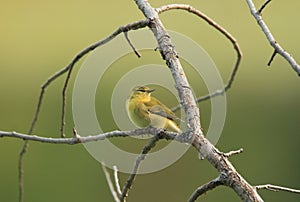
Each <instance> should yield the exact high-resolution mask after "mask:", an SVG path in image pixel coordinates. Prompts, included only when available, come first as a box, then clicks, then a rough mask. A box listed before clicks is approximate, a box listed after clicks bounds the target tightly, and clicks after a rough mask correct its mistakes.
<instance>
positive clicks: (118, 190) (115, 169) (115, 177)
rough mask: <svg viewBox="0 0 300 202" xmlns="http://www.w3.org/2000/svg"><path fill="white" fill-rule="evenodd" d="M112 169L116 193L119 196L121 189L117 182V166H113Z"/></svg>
mask: <svg viewBox="0 0 300 202" xmlns="http://www.w3.org/2000/svg"><path fill="white" fill-rule="evenodd" d="M113 170H114V179H115V186H116V190H117V193H118V195H119V196H121V194H122V191H121V187H120V183H119V177H118V168H117V166H113Z"/></svg>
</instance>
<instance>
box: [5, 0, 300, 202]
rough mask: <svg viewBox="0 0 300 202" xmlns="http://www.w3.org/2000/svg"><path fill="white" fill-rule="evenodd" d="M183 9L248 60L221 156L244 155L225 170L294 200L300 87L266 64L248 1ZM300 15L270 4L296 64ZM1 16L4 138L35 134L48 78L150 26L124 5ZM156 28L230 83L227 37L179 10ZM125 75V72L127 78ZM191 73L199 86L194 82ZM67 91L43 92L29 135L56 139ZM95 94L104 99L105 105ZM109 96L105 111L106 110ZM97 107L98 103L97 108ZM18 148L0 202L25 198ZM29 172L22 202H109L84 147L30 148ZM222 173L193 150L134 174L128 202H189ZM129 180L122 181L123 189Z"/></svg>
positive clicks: (280, 68) (230, 100) (216, 194)
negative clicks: (190, 46) (129, 31)
mask: <svg viewBox="0 0 300 202" xmlns="http://www.w3.org/2000/svg"><path fill="white" fill-rule="evenodd" d="M263 2H264V1H261V0H258V1H255V4H256V6H257V7H259V6H260V5H261V4H262V3H263ZM150 3H151V4H152V5H153V6H154V7H159V6H161V5H162V3H161V1H158V0H153V1H150ZM164 3H165V4H167V3H174V2H173V1H165V2H164ZM176 3H188V4H191V5H192V6H194V7H196V8H197V9H199V10H201V11H203V12H204V13H205V14H207V15H208V16H210V17H211V18H212V19H214V20H215V21H216V22H218V23H219V24H220V25H222V26H223V27H224V28H226V29H227V30H228V31H229V32H230V33H231V34H232V35H233V36H234V37H235V38H236V39H237V40H238V42H239V44H240V47H241V49H242V51H243V54H244V57H243V60H242V64H241V67H240V70H239V72H238V73H237V76H236V79H235V81H234V84H233V86H232V88H231V89H230V91H228V93H227V118H226V122H225V126H224V130H223V133H222V136H221V138H220V139H219V142H218V143H217V147H218V148H219V149H220V150H221V151H224V152H226V151H230V150H234V149H239V148H241V147H242V148H244V153H242V154H240V155H238V156H233V157H231V159H230V160H231V161H232V163H233V164H234V166H235V167H236V169H237V170H238V171H239V172H240V174H241V175H242V176H243V177H244V178H245V179H246V180H248V182H249V183H251V184H252V185H258V184H266V183H272V184H276V185H282V186H287V187H292V188H298V189H299V188H300V183H299V178H300V173H299V166H300V160H299V152H300V148H299V142H300V141H299V140H300V136H299V129H300V124H299V118H300V107H299V100H300V91H299V85H300V78H299V77H298V76H297V74H296V73H295V72H294V71H293V70H292V68H291V67H290V66H289V64H288V63H287V62H286V61H285V60H284V59H282V58H281V57H280V56H279V55H277V56H276V57H275V59H274V61H273V63H272V65H271V67H268V66H267V65H266V64H267V63H268V61H269V59H270V57H271V55H272V53H273V49H272V48H271V47H270V46H269V42H267V40H266V39H265V36H264V35H263V33H262V32H261V30H260V28H259V27H258V26H257V24H256V21H255V20H254V18H253V17H252V16H251V15H250V11H249V8H248V6H247V4H246V2H245V1H238V0H231V1H227V2H226V3H222V2H220V1H217V0H212V1H199V0H191V1H185V0H182V1H177V2H176ZM299 9H300V2H297V1H291V0H288V1H284V2H283V1H281V2H279V1H274V2H273V1H272V2H271V3H270V4H269V5H268V6H267V8H266V9H265V10H264V11H263V17H264V20H265V22H266V23H267V24H268V26H269V28H270V29H271V30H272V32H273V34H274V36H275V38H276V40H277V41H278V42H279V43H280V44H281V45H282V46H283V47H284V48H285V49H286V50H287V51H289V52H290V53H291V54H292V55H293V56H294V58H295V59H296V60H297V61H298V62H300V57H299V55H300V54H299V53H300V41H299V36H300V29H299V26H295V24H296V23H297V20H298V19H299V17H300V14H299V12H298V11H299ZM0 16H1V17H0V24H1V31H0V40H1V46H0V93H1V97H0V114H1V116H0V130H3V131H17V132H22V133H26V132H27V131H28V129H29V125H30V122H31V120H32V117H33V114H34V110H35V107H36V104H37V99H38V95H39V91H40V86H41V84H42V83H43V82H44V81H45V80H46V79H47V78H48V77H49V76H51V75H52V74H53V73H55V72H57V71H58V70H60V69H61V68H63V67H65V66H66V65H67V64H68V63H69V62H70V60H71V59H72V58H73V57H74V55H75V54H76V53H78V52H79V51H80V50H82V49H83V48H85V47H87V46H88V45H90V44H91V43H93V42H95V41H98V40H100V39H102V38H104V37H106V36H107V35H108V34H110V33H112V32H113V31H114V30H115V29H116V28H117V27H119V26H121V25H124V24H127V23H130V22H133V21H136V20H140V19H143V18H144V17H143V15H142V13H141V12H140V11H139V10H138V9H137V7H136V5H135V3H134V2H133V1H127V0H126V1H118V3H116V2H113V1H95V0H89V1H69V0H65V1H56V0H54V1H36V0H31V1H26V2H25V1H24V2H22V1H14V0H12V1H3V0H2V2H1V7H0ZM160 17H161V20H162V21H163V23H164V25H165V27H166V28H168V29H171V30H174V31H177V32H179V33H182V34H185V35H186V36H188V37H190V38H191V39H193V40H194V41H196V42H197V43H198V44H201V45H202V47H203V48H204V49H205V50H206V51H207V52H208V54H209V55H210V56H211V57H212V59H213V60H214V62H215V63H216V65H217V67H218V68H219V71H220V73H221V74H222V78H223V79H224V81H227V79H228V76H229V75H230V72H231V70H232V68H233V65H234V63H235V59H236V58H235V55H236V54H235V52H234V50H233V48H232V45H231V44H230V43H229V42H228V41H227V40H226V39H225V38H224V37H223V36H222V35H220V34H219V33H218V32H217V31H215V30H214V29H213V28H212V27H210V26H209V25H208V24H207V23H205V22H203V21H202V20H201V19H198V18H197V17H195V16H193V15H191V14H189V13H187V12H184V11H169V12H167V13H163V14H161V16H160ZM108 45H109V44H108ZM175 46H176V44H175ZM154 48H155V47H154ZM144 54H145V53H144ZM142 57H143V56H142ZM145 58H146V59H144V60H147V59H148V60H149V61H154V60H155V61H160V60H161V58H160V55H159V54H158V53H157V52H154V53H153V54H151V53H149V54H145ZM137 62H138V59H137V58H136V57H135V56H134V55H133V56H132V58H131V59H130V61H124V62H123V64H124V66H126V67H130V65H131V64H132V65H136V63H137ZM161 63H162V64H163V63H164V62H163V61H161ZM80 64H81V62H80V63H78V64H77V65H76V67H75V70H74V74H73V78H72V80H71V85H70V88H69V90H68V96H69V99H68V108H67V110H68V111H67V121H66V122H67V127H66V134H67V136H68V137H71V136H72V128H73V127H74V124H73V121H72V113H71V112H72V111H71V98H72V96H71V95H72V84H73V82H74V78H75V76H76V73H77V71H78V69H79V67H80ZM186 69H187V71H189V70H188V68H186ZM115 72H117V70H115ZM122 72H124V73H126V71H124V70H122ZM189 74H190V76H192V75H193V73H192V72H190V73H189ZM111 75H114V73H112V74H111ZM189 80H190V82H191V84H192V86H193V89H194V90H195V93H196V96H201V95H204V94H205V93H206V91H205V86H203V82H202V81H201V80H199V78H193V77H190V78H189ZM63 82H64V79H63V78H60V79H58V80H57V81H55V82H54V83H53V84H52V85H51V86H50V87H49V88H48V89H47V91H46V96H45V100H44V103H43V107H42V110H41V116H40V119H39V121H38V123H37V127H36V129H35V130H34V132H33V133H34V134H37V135H40V136H49V137H50V136H51V137H59V121H60V113H61V89H62V85H63ZM111 85H113V83H112V84H111ZM111 88H112V86H109V85H107V88H106V90H105V91H104V92H103V93H107V95H109V96H110V94H111V92H109V91H110V89H111ZM203 89H204V90H203ZM100 91H101V89H99V91H97V93H98V94H99V96H100V93H99V92H100ZM102 95H103V94H102ZM109 96H107V98H105V96H104V97H102V98H101V100H103V101H105V99H109V98H110V97H109ZM157 97H161V99H162V100H168V98H167V97H163V95H159V94H157ZM99 99H100V98H99V97H96V101H97V100H99ZM168 101H169V102H168V103H167V104H168V106H170V107H172V106H175V105H176V104H177V103H176V99H173V101H174V102H173V103H172V102H171V101H170V100H168ZM101 105H102V104H101ZM98 107H99V106H96V109H98ZM199 107H200V109H201V120H202V127H203V128H204V130H206V128H207V127H208V125H209V120H210V101H206V102H203V103H200V105H199ZM99 110H101V109H100V108H99ZM101 113H102V116H103V115H105V116H108V117H109V116H111V112H109V111H107V112H105V113H104V112H101ZM101 113H100V114H101ZM107 120H108V121H107V122H105V128H106V130H114V129H117V128H116V126H115V124H114V123H113V121H110V119H107ZM121 141H124V140H117V139H114V143H115V144H119V145H125V146H127V147H128V149H129V150H130V149H132V150H133V151H140V149H141V148H142V145H143V144H140V143H137V144H133V142H128V141H130V140H128V141H127V142H125V144H124V142H121ZM125 141H126V140H125ZM134 142H138V141H137V140H135V141H134ZM22 145H23V141H21V140H17V139H11V138H2V139H0V163H1V166H0V179H1V180H0V201H17V199H18V175H17V166H18V165H17V163H18V155H19V152H20V150H21V147H22ZM24 169H25V175H24V181H25V184H24V185H25V195H24V199H25V200H24V201H41V199H42V201H44V202H47V201H74V202H75V201H76V202H77V201H78V202H79V201H112V200H113V199H112V196H111V193H110V191H109V188H108V186H107V182H106V179H105V177H104V174H103V172H102V169H101V165H100V164H99V162H97V161H96V160H94V159H93V157H91V156H90V155H89V153H88V152H87V151H86V150H85V148H84V147H83V146H82V145H73V146H68V145H53V144H44V143H35V142H31V143H30V147H29V150H28V152H27V154H26V157H25V161H24ZM217 174H218V173H217V172H216V170H215V169H214V168H213V167H212V166H211V165H210V164H209V163H208V162H207V161H205V160H204V161H199V160H198V155H197V153H196V151H195V149H193V148H190V149H189V151H188V152H187V153H185V155H184V156H183V157H182V158H181V159H180V160H178V161H177V162H176V163H174V164H173V165H171V166H170V167H168V168H166V169H164V170H161V171H159V172H155V173H151V174H147V175H139V176H138V177H137V179H136V181H135V182H134V185H133V189H132V190H131V191H130V192H129V197H128V201H130V202H134V201H186V200H187V199H188V197H189V196H190V194H191V193H192V192H193V191H194V190H195V189H196V188H197V187H198V186H200V185H202V184H203V183H206V182H208V181H209V180H211V179H213V178H215V177H216V176H217ZM127 176H128V175H126V174H122V173H120V181H121V184H122V185H123V184H124V182H125V181H126V179H127ZM259 193H260V194H261V196H262V197H263V198H264V199H265V201H283V200H285V201H299V195H298V196H297V195H296V194H292V193H284V192H278V193H275V192H270V191H265V190H261V191H259ZM200 200H201V201H240V199H239V198H238V197H237V195H236V194H235V193H234V192H233V191H232V190H231V189H229V188H227V187H218V188H217V189H215V190H213V191H210V192H208V193H207V194H205V195H204V196H202V197H201V199H199V201H200Z"/></svg>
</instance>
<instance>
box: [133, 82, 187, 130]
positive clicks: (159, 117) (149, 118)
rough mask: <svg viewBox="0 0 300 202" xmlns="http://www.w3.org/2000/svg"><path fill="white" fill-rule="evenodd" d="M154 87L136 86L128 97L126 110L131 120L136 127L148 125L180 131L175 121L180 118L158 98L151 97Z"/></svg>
mask: <svg viewBox="0 0 300 202" xmlns="http://www.w3.org/2000/svg"><path fill="white" fill-rule="evenodd" d="M153 91H154V89H150V88H149V87H147V86H137V87H135V88H134V89H133V92H132V94H131V96H130V98H129V102H128V106H127V110H128V114H129V117H130V119H131V121H132V122H133V123H134V124H136V125H137V126H138V127H147V126H149V125H151V126H153V127H155V128H163V129H166V130H169V131H173V132H181V130H180V128H179V127H178V125H177V123H176V121H180V119H179V118H178V117H177V116H176V115H175V114H174V113H173V112H172V111H171V110H170V109H169V108H168V107H167V106H166V105H164V104H163V103H161V102H160V101H159V100H158V99H156V98H154V97H151V93H152V92H153Z"/></svg>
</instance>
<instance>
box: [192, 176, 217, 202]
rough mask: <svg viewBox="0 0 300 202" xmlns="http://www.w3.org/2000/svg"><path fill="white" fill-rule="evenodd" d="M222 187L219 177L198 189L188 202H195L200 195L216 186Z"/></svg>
mask: <svg viewBox="0 0 300 202" xmlns="http://www.w3.org/2000/svg"><path fill="white" fill-rule="evenodd" d="M219 185H222V183H221V181H220V177H217V178H216V179H214V180H212V181H210V182H208V183H206V184H204V185H202V186H200V187H198V188H197V189H196V190H195V191H194V192H193V193H192V195H191V196H190V198H189V200H188V202H193V201H196V200H197V198H198V197H199V196H201V195H202V194H205V193H206V192H208V191H210V190H212V189H214V188H216V187H217V186H219Z"/></svg>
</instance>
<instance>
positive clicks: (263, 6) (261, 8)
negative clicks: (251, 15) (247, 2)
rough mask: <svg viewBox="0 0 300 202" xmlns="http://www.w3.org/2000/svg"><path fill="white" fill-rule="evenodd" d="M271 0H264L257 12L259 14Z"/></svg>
mask: <svg viewBox="0 0 300 202" xmlns="http://www.w3.org/2000/svg"><path fill="white" fill-rule="evenodd" d="M271 1H272V0H268V1H266V2H265V3H264V4H263V5H262V6H261V7H260V9H258V11H257V12H258V13H259V14H260V15H261V13H262V11H263V10H264V8H265V7H266V6H267V5H268V4H269V3H270V2H271Z"/></svg>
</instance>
